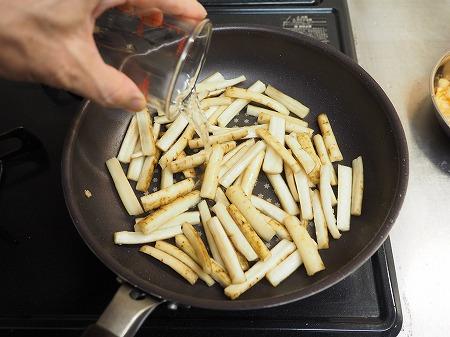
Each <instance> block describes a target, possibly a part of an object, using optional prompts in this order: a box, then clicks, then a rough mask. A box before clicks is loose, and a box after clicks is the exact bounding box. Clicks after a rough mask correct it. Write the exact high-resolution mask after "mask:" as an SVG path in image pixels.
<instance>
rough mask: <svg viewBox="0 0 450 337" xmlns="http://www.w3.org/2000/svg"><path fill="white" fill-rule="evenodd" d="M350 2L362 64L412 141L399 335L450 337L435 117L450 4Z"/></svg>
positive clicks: (449, 41) (401, 222) (442, 138)
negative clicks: (433, 83) (434, 84)
mask: <svg viewBox="0 0 450 337" xmlns="http://www.w3.org/2000/svg"><path fill="white" fill-rule="evenodd" d="M348 2H349V9H350V17H351V21H352V26H353V34H354V37H355V42H356V51H357V55H358V60H359V63H360V64H361V65H362V66H363V67H364V68H365V69H366V70H367V71H368V72H369V73H370V74H371V75H372V76H373V77H374V78H375V80H377V81H378V83H380V85H381V86H382V87H383V89H384V90H385V91H386V93H387V94H388V96H389V97H390V98H391V100H392V102H393V103H394V106H395V107H396V109H397V112H398V114H399V116H400V119H401V121H402V123H403V127H404V129H405V132H406V137H407V139H408V146H409V153H410V178H409V186H408V193H407V195H406V199H405V202H404V204H403V208H402V211H401V212H400V216H399V218H398V219H397V221H396V224H395V226H394V228H393V230H392V232H391V241H392V247H393V251H394V259H395V264H396V268H397V275H398V281H399V288H400V294H401V299H402V307H403V316H404V323H403V330H402V332H401V333H400V335H399V336H401V337H406V336H433V337H438V336H448V334H449V331H448V330H449V328H450V321H449V320H448V316H447V312H448V309H449V307H450V291H448V285H447V283H448V281H447V280H448V276H449V275H450V271H449V269H448V268H447V257H448V256H449V255H450V244H449V242H450V139H449V138H448V137H447V136H446V135H445V134H444V131H443V130H441V128H440V127H439V124H438V122H437V120H436V118H435V116H434V111H433V109H434V107H433V104H432V102H431V98H430V93H429V76H430V73H431V71H432V69H433V66H434V65H435V63H436V62H437V60H438V59H439V58H440V57H441V56H442V55H443V54H444V53H445V52H446V51H447V50H448V49H449V48H450V20H449V18H450V1H448V0H445V1H443V0H441V1H426V0H422V1H421V0H397V1H392V0H349V1H348ZM363 112H364V111H362V113H363Z"/></svg>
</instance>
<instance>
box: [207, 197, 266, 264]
mask: <svg viewBox="0 0 450 337" xmlns="http://www.w3.org/2000/svg"><path fill="white" fill-rule="evenodd" d="M212 210H213V212H214V213H216V216H217V218H218V219H219V221H220V223H221V224H222V226H223V228H224V230H225V233H227V235H228V237H229V238H230V240H231V242H232V243H233V246H234V248H235V249H236V250H237V251H238V252H240V253H241V254H242V255H243V256H244V257H245V258H246V259H247V261H255V260H257V259H258V255H256V252H255V251H254V250H253V248H252V246H251V245H250V243H249V242H248V241H247V239H246V238H245V236H244V234H242V232H241V231H240V229H239V227H238V226H237V225H236V223H235V222H234V220H233V218H232V217H231V215H230V214H229V213H228V210H227V208H226V206H225V205H224V204H221V203H216V204H215V205H214V206H213V208H212Z"/></svg>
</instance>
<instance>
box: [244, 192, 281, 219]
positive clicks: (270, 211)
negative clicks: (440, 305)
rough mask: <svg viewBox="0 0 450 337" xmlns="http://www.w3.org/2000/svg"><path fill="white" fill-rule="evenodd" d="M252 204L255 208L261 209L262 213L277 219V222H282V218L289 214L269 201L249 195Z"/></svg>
mask: <svg viewBox="0 0 450 337" xmlns="http://www.w3.org/2000/svg"><path fill="white" fill-rule="evenodd" d="M250 200H251V201H252V204H253V206H255V207H256V209H257V210H259V211H261V212H262V213H263V214H265V215H267V216H269V217H271V218H273V219H275V220H277V221H278V222H281V223H283V221H284V218H285V217H287V216H288V215H289V214H288V213H286V212H285V211H283V210H282V209H281V208H278V207H277V206H275V205H273V204H271V203H270V202H268V201H266V200H264V199H261V198H259V197H257V196H255V195H252V196H251V197H250Z"/></svg>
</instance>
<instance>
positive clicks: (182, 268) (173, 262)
mask: <svg viewBox="0 0 450 337" xmlns="http://www.w3.org/2000/svg"><path fill="white" fill-rule="evenodd" d="M139 251H140V252H142V253H145V254H148V255H150V256H152V257H154V258H155V259H158V260H159V261H161V262H162V263H164V264H166V265H168V266H169V267H170V268H172V269H173V270H175V271H176V272H177V273H178V274H180V275H181V276H183V277H184V278H185V279H186V280H187V281H188V282H189V283H190V284H195V282H197V279H198V276H197V274H196V273H195V272H194V271H193V270H192V269H191V268H189V267H188V266H186V265H185V264H184V263H183V262H181V261H180V260H178V259H176V258H174V257H173V256H171V255H169V254H167V253H165V252H163V251H161V250H159V249H156V248H154V247H151V246H142V247H141V248H140V249H139Z"/></svg>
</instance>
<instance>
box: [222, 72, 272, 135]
mask: <svg viewBox="0 0 450 337" xmlns="http://www.w3.org/2000/svg"><path fill="white" fill-rule="evenodd" d="M265 89H266V86H265V84H264V83H263V82H261V81H256V82H255V83H253V84H252V85H251V86H250V87H249V88H248V90H249V91H251V92H255V93H260V94H261V93H263V92H264V90H265ZM249 102H250V101H249V100H246V99H243V98H238V99H236V100H235V101H234V102H233V103H231V104H230V105H229V106H228V107H227V108H226V109H225V110H224V111H223V113H222V114H221V115H220V117H219V119H218V120H217V122H218V124H219V126H221V127H225V126H226V125H227V124H228V123H229V122H230V121H231V120H232V119H233V118H234V116H236V115H237V114H238V113H239V111H241V110H242V109H243V108H244V107H245V106H246V105H247V104H248V103H249Z"/></svg>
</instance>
